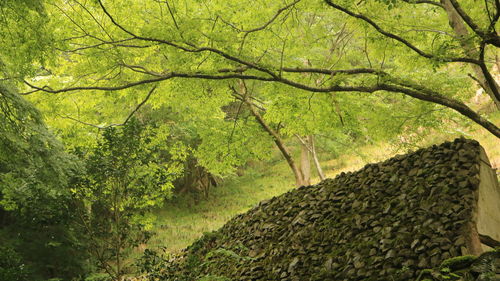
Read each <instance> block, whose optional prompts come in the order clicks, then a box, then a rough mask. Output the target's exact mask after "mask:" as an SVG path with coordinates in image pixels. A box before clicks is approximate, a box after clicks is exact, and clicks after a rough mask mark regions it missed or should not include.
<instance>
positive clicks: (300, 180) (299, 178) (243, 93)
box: [233, 81, 308, 186]
mask: <svg viewBox="0 0 500 281" xmlns="http://www.w3.org/2000/svg"><path fill="white" fill-rule="evenodd" d="M239 86H240V91H239V92H237V91H236V90H235V89H234V88H233V91H234V93H235V95H237V96H238V97H239V99H241V101H242V102H244V103H245V104H246V105H248V108H249V109H250V112H251V113H252V115H253V116H254V117H255V119H256V120H257V122H258V123H259V125H260V126H261V127H262V129H264V131H266V132H267V133H268V134H269V135H270V136H271V137H272V138H273V141H274V143H275V144H276V146H278V149H279V150H280V152H281V154H282V155H283V157H285V160H286V162H287V163H288V166H289V167H290V169H291V170H292V173H293V175H294V176H295V185H296V186H303V185H307V184H308V183H306V182H305V181H304V175H303V174H302V171H301V169H299V167H297V165H296V164H295V161H293V158H292V155H291V154H290V151H289V150H288V148H287V147H286V146H285V143H284V142H283V140H282V139H281V137H280V136H279V135H278V133H277V132H276V131H275V130H273V128H271V127H270V126H269V125H268V124H267V123H266V121H265V120H264V118H262V116H261V115H260V113H259V112H258V111H257V109H255V106H254V104H253V103H252V101H251V100H249V99H248V96H247V90H246V86H245V83H244V82H243V81H240V82H239Z"/></svg>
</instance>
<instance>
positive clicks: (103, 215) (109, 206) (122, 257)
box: [72, 119, 186, 279]
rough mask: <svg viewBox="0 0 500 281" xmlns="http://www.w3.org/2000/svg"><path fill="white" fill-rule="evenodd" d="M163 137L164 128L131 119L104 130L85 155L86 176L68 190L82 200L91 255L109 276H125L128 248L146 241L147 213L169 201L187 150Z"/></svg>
mask: <svg viewBox="0 0 500 281" xmlns="http://www.w3.org/2000/svg"><path fill="white" fill-rule="evenodd" d="M166 134H167V132H166V131H165V128H164V127H161V126H159V127H152V126H147V125H145V124H141V123H140V122H139V121H137V120H136V119H131V120H130V121H129V122H128V123H127V124H125V125H123V126H122V127H110V128H107V129H105V130H104V131H103V133H102V137H101V139H99V141H98V143H97V146H96V147H95V148H93V149H92V150H91V151H90V152H88V153H87V154H86V155H84V157H85V159H86V167H87V174H86V176H85V177H83V178H82V179H81V180H80V183H79V184H78V185H77V186H76V187H75V188H74V189H73V190H72V192H73V193H74V196H75V198H76V199H78V200H79V201H80V202H82V206H81V207H80V209H79V211H80V219H81V223H82V225H83V226H84V227H83V231H84V232H85V233H86V236H87V240H88V242H87V243H88V247H89V248H90V252H91V253H94V254H93V258H94V260H95V262H96V264H97V266H98V267H99V268H101V269H103V270H105V271H106V273H107V274H108V275H109V276H110V277H111V278H115V279H116V278H118V279H119V278H121V276H122V275H123V274H124V273H126V272H127V270H128V267H129V264H127V263H126V258H127V257H128V256H129V255H130V251H131V249H132V248H134V247H137V246H138V245H139V244H141V243H145V242H146V241H147V240H148V239H149V238H150V236H151V233H149V231H148V230H149V229H151V225H152V223H153V220H154V217H152V216H151V215H150V213H149V211H151V210H152V208H153V207H156V206H158V205H160V204H161V203H162V202H163V201H164V200H165V199H167V198H169V197H170V195H171V189H172V188H173V185H172V182H173V180H175V179H176V178H177V177H179V175H180V174H181V173H182V168H183V166H182V163H183V161H184V160H185V156H186V151H185V149H184V148H183V147H182V146H179V145H176V144H175V143H170V144H169V143H167V142H166V137H168V135H166ZM155 137H156V138H155ZM161 140H163V142H162V141H161Z"/></svg>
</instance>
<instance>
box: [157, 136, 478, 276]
mask: <svg viewBox="0 0 500 281" xmlns="http://www.w3.org/2000/svg"><path fill="white" fill-rule="evenodd" d="M479 155H480V146H479V144H478V143H477V142H476V141H472V140H466V139H457V140H455V141H453V142H446V143H444V144H442V145H439V146H436V145H434V146H432V147H430V148H427V149H421V150H418V151H416V152H414V153H410V154H407V155H401V156H396V157H394V158H391V159H389V160H387V161H385V162H382V163H378V164H369V165H367V166H365V167H364V168H363V169H361V170H359V171H357V172H354V173H342V174H340V175H338V176H337V177H336V178H335V179H328V180H325V181H323V182H321V183H319V184H317V185H314V186H305V187H300V188H298V189H296V190H293V191H290V192H288V193H286V194H284V195H281V196H279V197H274V198H272V199H270V200H268V201H265V202H261V203H260V204H259V205H258V206H256V207H254V208H253V209H251V210H250V211H249V212H247V213H245V214H241V215H238V216H236V217H235V218H233V219H232V220H230V221H229V222H228V223H227V224H226V225H225V226H223V227H222V228H221V229H219V230H218V231H216V232H215V233H212V234H211V235H209V236H210V238H209V239H207V238H206V237H205V238H202V239H201V240H200V241H198V242H197V243H195V245H196V246H195V247H190V248H188V249H187V250H186V252H185V253H184V257H183V258H181V259H177V260H175V261H173V262H172V263H171V264H169V265H168V266H169V268H170V270H169V272H172V271H173V273H169V275H168V276H166V277H165V279H168V280H196V279H198V278H201V277H204V276H205V277H207V276H208V277H210V276H215V277H217V278H219V277H220V278H228V279H229V280H294V281H295V280H297V281H298V280H301V281H302V280H384V281H385V280H415V279H417V277H418V276H419V274H420V272H421V271H422V270H423V269H426V268H433V267H436V266H439V264H440V263H441V262H442V261H443V260H445V259H448V258H450V257H454V256H458V255H460V254H461V249H462V247H465V242H466V238H465V236H464V234H465V233H464V229H465V227H466V225H467V224H468V223H469V222H471V221H472V212H473V208H474V206H475V204H476V203H475V202H476V200H477V198H475V195H474V194H475V192H474V191H475V190H476V189H477V188H478V185H479V161H480V160H479ZM193 246H194V245H193ZM172 268H174V269H175V270H172ZM208 277H207V278H208ZM215 277H214V278H215ZM207 280H210V279H207ZM214 280H219V279H214ZM220 280H227V279H220Z"/></svg>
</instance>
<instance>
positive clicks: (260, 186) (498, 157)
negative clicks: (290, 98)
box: [147, 113, 500, 252]
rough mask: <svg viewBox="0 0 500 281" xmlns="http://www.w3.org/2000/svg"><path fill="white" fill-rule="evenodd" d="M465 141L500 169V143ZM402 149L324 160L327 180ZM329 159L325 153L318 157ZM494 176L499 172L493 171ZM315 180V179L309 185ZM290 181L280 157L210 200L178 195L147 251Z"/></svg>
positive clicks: (183, 242)
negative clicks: (480, 148) (479, 148)
mask: <svg viewBox="0 0 500 281" xmlns="http://www.w3.org/2000/svg"><path fill="white" fill-rule="evenodd" d="M492 121H493V122H494V123H496V124H499V123H500V114H498V113H497V114H494V115H493V117H492ZM473 130H474V131H472V130H470V131H472V132H473V133H472V134H471V135H465V137H467V138H472V139H476V140H477V141H479V142H480V143H481V145H482V146H483V147H484V148H485V150H486V153H487V154H488V157H489V159H490V162H491V163H492V166H493V167H494V168H497V169H500V141H499V140H498V139H497V138H496V137H494V136H493V135H492V134H490V133H488V132H487V131H485V130H484V129H480V128H478V127H473ZM459 135H460V130H457V129H455V130H454V132H436V133H435V134H432V135H428V136H426V137H425V138H424V139H423V140H422V141H421V143H419V146H420V147H426V146H428V145H431V144H437V143H441V142H444V141H446V140H453V139H454V138H456V137H458V136H459ZM405 152H406V151H401V149H400V147H399V148H398V147H396V146H394V145H391V144H387V143H380V144H376V145H367V146H364V147H361V148H359V149H357V150H356V151H355V152H354V151H352V152H349V153H347V154H344V155H341V156H339V157H337V158H335V159H326V160H324V161H322V166H323V169H324V171H325V173H326V176H327V177H335V175H336V174H338V173H340V172H345V171H355V170H358V169H360V168H361V167H363V166H364V165H366V164H367V163H374V162H379V161H382V160H385V159H387V158H390V157H392V156H393V155H395V154H402V153H405ZM320 158H327V155H320ZM497 173H498V172H497ZM318 181H319V179H318V178H317V177H316V178H313V179H312V183H313V184H314V183H317V182H318ZM293 183H294V178H293V175H292V174H291V172H290V171H289V168H288V166H287V165H286V163H285V161H281V159H279V157H276V159H275V160H274V161H273V162H271V163H267V164H262V165H260V164H259V165H256V166H255V167H252V168H250V169H246V170H245V174H244V175H242V176H239V177H234V178H230V179H226V180H225V181H224V183H223V184H221V185H220V186H218V187H216V188H213V189H212V190H211V191H210V194H209V196H208V198H202V197H201V195H200V196H198V197H197V196H194V195H185V196H179V197H176V198H174V199H172V200H171V201H170V202H168V203H166V204H165V206H164V207H163V208H162V209H161V210H159V211H158V212H157V213H156V215H157V217H158V220H157V223H156V225H155V228H154V231H155V232H156V235H155V236H153V238H152V239H151V240H150V241H149V243H148V245H147V247H149V248H153V249H154V248H157V247H165V249H166V251H167V252H178V251H180V250H181V249H183V248H185V247H187V246H188V245H190V244H191V243H193V242H194V241H195V240H196V239H197V238H199V237H200V236H201V235H202V234H203V233H204V232H208V231H212V230H215V229H218V228H220V227H221V226H222V225H224V223H225V222H227V221H228V220H229V219H230V218H232V217H233V216H235V215H237V214H239V213H243V212H245V211H247V210H248V209H250V208H251V207H253V206H255V205H256V204H257V203H258V202H260V201H262V200H266V199H269V198H271V197H273V196H278V195H280V194H283V193H285V192H287V191H289V190H291V189H292V188H293V187H294V184H293Z"/></svg>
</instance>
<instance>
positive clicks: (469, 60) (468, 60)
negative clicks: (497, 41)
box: [325, 0, 480, 64]
mask: <svg viewBox="0 0 500 281" xmlns="http://www.w3.org/2000/svg"><path fill="white" fill-rule="evenodd" d="M325 2H326V3H327V4H328V5H329V6H331V7H333V8H334V9H337V10H339V11H341V12H343V13H345V14H347V15H349V16H351V17H354V18H357V19H360V20H362V21H364V22H366V23H368V24H369V25H371V26H372V27H373V28H375V30H377V32H379V33H380V34H382V35H384V36H386V37H389V38H391V39H393V40H396V41H398V42H400V43H402V44H404V45H405V46H407V47H408V48H410V49H412V50H413V51H415V52H416V53H417V54H419V55H420V56H422V57H424V58H428V59H440V60H442V61H446V62H465V63H472V64H479V63H480V62H479V61H478V60H476V59H472V58H440V57H436V56H435V55H433V54H430V53H427V52H424V51H422V50H421V49H419V48H418V47H416V46H415V45H413V44H412V43H410V42H409V41H408V40H406V39H404V38H402V37H400V36H398V35H396V34H394V33H391V32H388V31H386V30H384V29H383V28H382V27H380V26H379V25H378V24H377V23H375V22H374V21H373V20H372V19H370V18H368V17H367V16H365V15H362V14H357V13H354V12H353V11H351V10H349V9H347V8H344V7H342V6H340V5H337V4H335V3H333V2H332V0H325Z"/></svg>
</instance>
